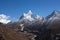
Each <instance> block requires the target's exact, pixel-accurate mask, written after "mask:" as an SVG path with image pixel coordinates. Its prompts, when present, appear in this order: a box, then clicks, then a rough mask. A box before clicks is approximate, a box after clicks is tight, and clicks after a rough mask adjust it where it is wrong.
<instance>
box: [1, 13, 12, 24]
mask: <svg viewBox="0 0 60 40" xmlns="http://www.w3.org/2000/svg"><path fill="white" fill-rule="evenodd" d="M10 21H11V20H9V16H6V15H4V14H0V22H1V23H4V24H7V23H8V22H10Z"/></svg>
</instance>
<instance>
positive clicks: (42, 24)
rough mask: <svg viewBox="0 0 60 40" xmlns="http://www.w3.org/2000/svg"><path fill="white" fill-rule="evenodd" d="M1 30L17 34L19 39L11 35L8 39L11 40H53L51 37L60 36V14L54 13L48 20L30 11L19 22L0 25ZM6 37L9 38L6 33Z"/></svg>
mask: <svg viewBox="0 0 60 40" xmlns="http://www.w3.org/2000/svg"><path fill="white" fill-rule="evenodd" d="M2 26H3V28H2ZM4 26H5V27H4ZM0 30H1V31H2V30H3V32H4V33H5V31H4V30H6V32H7V30H8V32H9V31H10V32H9V33H11V34H15V35H16V36H17V37H18V38H16V36H15V37H13V36H14V35H13V36H10V35H9V36H8V38H9V37H10V38H11V37H13V38H12V39H11V40H51V38H50V37H52V35H54V36H53V37H55V36H56V35H57V34H60V12H59V11H53V12H52V13H51V14H50V15H48V16H47V17H46V18H43V17H41V16H39V15H34V14H32V12H31V10H29V12H28V13H24V14H23V15H22V16H21V17H20V18H19V19H18V20H15V21H11V22H9V23H7V24H4V23H0ZM3 32H2V33H3ZM8 32H7V34H8ZM18 34H19V36H18ZM51 34H52V35H51ZM2 35H4V34H2ZM20 35H22V36H20ZM23 35H25V36H23ZM4 36H7V35H6V33H5V35H4ZM26 36H28V37H26ZM19 37H23V38H26V39H23V38H22V39H21V38H19ZM15 38H16V39H15ZM28 38H30V39H28ZM58 38H59V37H58ZM6 39H7V38H6ZM7 40H9V39H7Z"/></svg>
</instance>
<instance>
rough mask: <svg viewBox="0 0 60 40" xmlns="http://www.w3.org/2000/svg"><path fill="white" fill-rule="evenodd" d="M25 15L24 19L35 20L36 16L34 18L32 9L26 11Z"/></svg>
mask: <svg viewBox="0 0 60 40" xmlns="http://www.w3.org/2000/svg"><path fill="white" fill-rule="evenodd" d="M23 16H24V17H23V19H27V20H29V21H33V20H34V18H32V11H31V10H29V12H28V13H24V14H23Z"/></svg>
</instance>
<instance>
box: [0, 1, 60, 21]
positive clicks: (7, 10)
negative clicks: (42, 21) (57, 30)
mask: <svg viewBox="0 0 60 40" xmlns="http://www.w3.org/2000/svg"><path fill="white" fill-rule="evenodd" d="M29 10H32V12H33V14H38V15H40V16H43V17H46V16H47V15H49V14H51V13H52V11H53V10H58V11H60V0H0V14H2V13H3V14H5V15H8V16H10V19H12V20H14V19H17V18H19V17H20V16H21V15H22V14H23V13H25V12H28V11H29Z"/></svg>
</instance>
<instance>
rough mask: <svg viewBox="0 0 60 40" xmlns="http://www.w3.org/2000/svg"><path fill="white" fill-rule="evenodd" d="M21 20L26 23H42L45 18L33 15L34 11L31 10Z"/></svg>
mask: <svg viewBox="0 0 60 40" xmlns="http://www.w3.org/2000/svg"><path fill="white" fill-rule="evenodd" d="M20 19H23V20H24V21H25V20H28V21H31V22H32V21H40V20H42V19H43V18H42V17H41V16H39V15H34V14H33V13H32V11H31V10H29V12H27V13H24V14H23V16H21V18H20Z"/></svg>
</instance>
